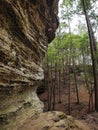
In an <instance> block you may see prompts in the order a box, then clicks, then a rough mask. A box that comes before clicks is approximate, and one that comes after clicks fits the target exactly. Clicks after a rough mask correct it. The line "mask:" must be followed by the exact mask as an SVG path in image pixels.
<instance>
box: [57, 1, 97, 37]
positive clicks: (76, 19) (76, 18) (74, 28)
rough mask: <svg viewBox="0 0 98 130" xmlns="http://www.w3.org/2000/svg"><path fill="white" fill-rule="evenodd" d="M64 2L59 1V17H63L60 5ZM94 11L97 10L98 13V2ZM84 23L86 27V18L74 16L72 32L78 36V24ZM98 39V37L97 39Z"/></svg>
mask: <svg viewBox="0 0 98 130" xmlns="http://www.w3.org/2000/svg"><path fill="white" fill-rule="evenodd" d="M62 1H63V0H59V17H60V16H61V8H60V4H61V3H62ZM93 6H94V9H95V10H96V13H98V1H97V2H96V5H93ZM80 22H81V23H83V24H85V25H86V21H85V17H84V16H81V17H80V16H78V15H74V17H73V18H72V21H71V22H70V26H71V30H72V32H74V33H75V34H78V33H79V32H78V29H77V28H78V27H77V25H78V23H80ZM97 34H98V32H96V34H95V35H96V36H97ZM96 38H97V39H98V37H96Z"/></svg>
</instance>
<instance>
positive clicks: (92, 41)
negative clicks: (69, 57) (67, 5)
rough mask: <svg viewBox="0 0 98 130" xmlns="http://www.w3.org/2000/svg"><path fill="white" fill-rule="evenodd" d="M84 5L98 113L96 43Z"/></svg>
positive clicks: (84, 3) (83, 0) (83, 2)
mask: <svg viewBox="0 0 98 130" xmlns="http://www.w3.org/2000/svg"><path fill="white" fill-rule="evenodd" d="M81 1H82V4H83V11H84V14H85V18H86V23H87V28H88V34H89V40H90V49H91V56H92V66H93V76H94V88H95V110H96V111H98V81H97V80H98V78H97V59H96V55H95V54H96V51H97V49H96V43H95V38H94V33H93V30H92V26H91V23H90V20H89V17H88V13H87V11H86V1H85V0H81Z"/></svg>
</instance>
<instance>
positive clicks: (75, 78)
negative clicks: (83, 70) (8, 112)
mask: <svg viewBox="0 0 98 130" xmlns="http://www.w3.org/2000/svg"><path fill="white" fill-rule="evenodd" d="M72 61H73V73H74V80H75V88H76V96H77V104H79V103H80V101H79V91H78V85H77V77H76V66H75V61H74V56H73V57H72Z"/></svg>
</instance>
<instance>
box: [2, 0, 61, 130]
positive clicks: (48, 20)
mask: <svg viewBox="0 0 98 130" xmlns="http://www.w3.org/2000/svg"><path fill="white" fill-rule="evenodd" d="M57 6H58V0H0V128H1V127H2V129H3V127H4V129H8V128H9V124H10V128H11V126H13V125H16V124H15V122H16V123H17V124H18V122H20V120H21V123H22V122H24V120H25V119H26V118H27V117H30V116H31V115H34V114H35V113H38V112H41V111H42V109H43V103H42V102H41V101H39V99H38V97H37V95H36V88H37V86H38V85H39V84H40V81H41V80H42V79H43V77H44V76H43V70H42V66H41V62H42V60H43V58H44V55H45V52H46V50H47V44H48V43H49V42H51V41H52V40H53V38H54V37H55V30H56V28H57V27H58V24H59V22H58V18H57V13H58V12H57ZM6 124H7V125H8V127H6ZM5 127H6V128H5Z"/></svg>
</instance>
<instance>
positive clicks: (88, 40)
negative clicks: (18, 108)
mask: <svg viewBox="0 0 98 130" xmlns="http://www.w3.org/2000/svg"><path fill="white" fill-rule="evenodd" d="M59 8H60V9H59V21H60V25H59V28H58V30H57V32H56V37H55V39H54V40H53V41H52V43H50V44H49V45H48V50H47V54H46V57H45V59H44V61H43V69H44V75H45V78H44V80H43V82H42V83H41V85H40V88H38V95H39V97H40V99H41V100H42V101H43V102H44V104H45V108H44V111H50V110H60V111H63V112H65V113H67V114H69V115H73V116H74V117H76V118H84V117H85V115H87V114H88V113H92V112H94V111H96V112H98V49H97V47H98V1H97V0H62V1H61V2H60V5H59ZM97 116H98V115H97ZM96 124H98V118H97V121H96ZM95 129H96V130H98V125H97V126H96V127H95Z"/></svg>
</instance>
